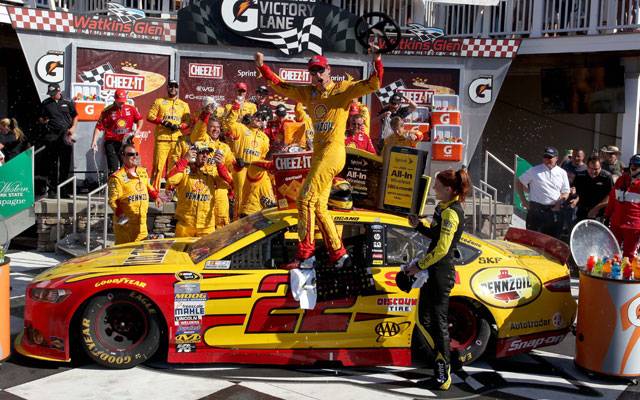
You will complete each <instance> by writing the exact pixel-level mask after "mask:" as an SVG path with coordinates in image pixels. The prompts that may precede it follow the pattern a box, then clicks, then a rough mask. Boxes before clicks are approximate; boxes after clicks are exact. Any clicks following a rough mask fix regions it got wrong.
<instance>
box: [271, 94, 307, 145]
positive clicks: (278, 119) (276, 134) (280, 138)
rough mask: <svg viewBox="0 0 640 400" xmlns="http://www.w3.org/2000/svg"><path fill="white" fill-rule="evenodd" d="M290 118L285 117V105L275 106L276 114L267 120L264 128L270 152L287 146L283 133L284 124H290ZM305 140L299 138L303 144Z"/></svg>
mask: <svg viewBox="0 0 640 400" xmlns="http://www.w3.org/2000/svg"><path fill="white" fill-rule="evenodd" d="M291 122H294V121H292V120H291V119H289V118H287V107H286V106H285V105H284V104H278V105H277V106H276V116H275V117H274V118H273V120H271V121H268V122H267V129H265V130H264V133H265V135H267V137H268V138H269V148H270V150H271V151H272V152H281V151H284V149H285V148H286V147H287V145H288V144H289V143H287V142H288V141H287V138H286V134H285V126H287V125H288V124H290V123H291ZM304 142H305V140H304V139H302V140H301V145H302V146H304Z"/></svg>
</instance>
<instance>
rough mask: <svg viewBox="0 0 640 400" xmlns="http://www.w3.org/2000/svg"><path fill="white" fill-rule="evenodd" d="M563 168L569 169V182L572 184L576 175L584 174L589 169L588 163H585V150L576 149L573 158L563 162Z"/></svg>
mask: <svg viewBox="0 0 640 400" xmlns="http://www.w3.org/2000/svg"><path fill="white" fill-rule="evenodd" d="M561 168H562V169H563V170H565V171H567V177H568V178H569V184H572V183H573V180H574V179H575V177H576V176H578V175H584V174H585V173H586V171H587V165H586V164H585V163H584V151H583V150H582V149H576V150H574V151H573V155H572V156H571V158H570V159H568V160H566V161H565V162H563V163H562V165H561Z"/></svg>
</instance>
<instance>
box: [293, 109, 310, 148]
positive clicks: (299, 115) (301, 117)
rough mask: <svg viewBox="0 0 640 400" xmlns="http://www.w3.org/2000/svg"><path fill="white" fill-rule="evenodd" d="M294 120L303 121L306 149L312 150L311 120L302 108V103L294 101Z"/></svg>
mask: <svg viewBox="0 0 640 400" xmlns="http://www.w3.org/2000/svg"><path fill="white" fill-rule="evenodd" d="M293 111H294V113H295V118H296V122H303V123H304V135H305V137H306V138H307V149H308V150H313V136H314V131H313V121H312V120H311V117H309V114H307V112H306V111H305V110H304V106H303V105H302V103H300V102H298V101H296V107H295V108H294V110H293Z"/></svg>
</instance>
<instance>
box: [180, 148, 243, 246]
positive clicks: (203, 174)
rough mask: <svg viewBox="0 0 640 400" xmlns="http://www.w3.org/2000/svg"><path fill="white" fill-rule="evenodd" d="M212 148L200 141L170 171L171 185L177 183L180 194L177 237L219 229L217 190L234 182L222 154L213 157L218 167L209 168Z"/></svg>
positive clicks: (194, 235)
mask: <svg viewBox="0 0 640 400" xmlns="http://www.w3.org/2000/svg"><path fill="white" fill-rule="evenodd" d="M212 151H213V149H212V148H210V147H209V146H208V145H207V144H206V143H204V142H196V143H195V144H194V146H193V147H192V148H191V149H189V151H188V152H187V155H186V157H185V158H183V159H181V160H180V161H178V162H177V163H176V167H175V168H174V169H172V170H171V171H170V172H169V173H167V184H169V185H172V186H175V187H176V192H177V193H178V205H177V206H176V218H177V219H178V224H177V225H176V237H202V236H206V235H208V234H209V233H211V232H213V231H215V229H216V227H215V211H214V209H215V202H214V198H215V191H216V189H217V188H218V187H220V188H225V189H229V188H231V185H232V184H233V182H232V181H231V177H230V176H229V173H228V172H227V168H226V167H225V166H224V156H223V155H222V153H218V154H216V155H215V156H214V157H213V159H214V163H215V165H216V168H207V160H208V158H209V153H211V152H212ZM194 159H195V161H194V162H192V161H191V160H194ZM187 166H188V168H187Z"/></svg>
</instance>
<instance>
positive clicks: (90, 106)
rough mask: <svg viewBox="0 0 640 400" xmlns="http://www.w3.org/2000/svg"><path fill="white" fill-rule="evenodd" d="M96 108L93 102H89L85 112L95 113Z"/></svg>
mask: <svg viewBox="0 0 640 400" xmlns="http://www.w3.org/2000/svg"><path fill="white" fill-rule="evenodd" d="M94 110H95V107H94V106H93V104H87V105H86V106H85V107H84V112H85V114H88V115H93V111H94Z"/></svg>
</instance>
